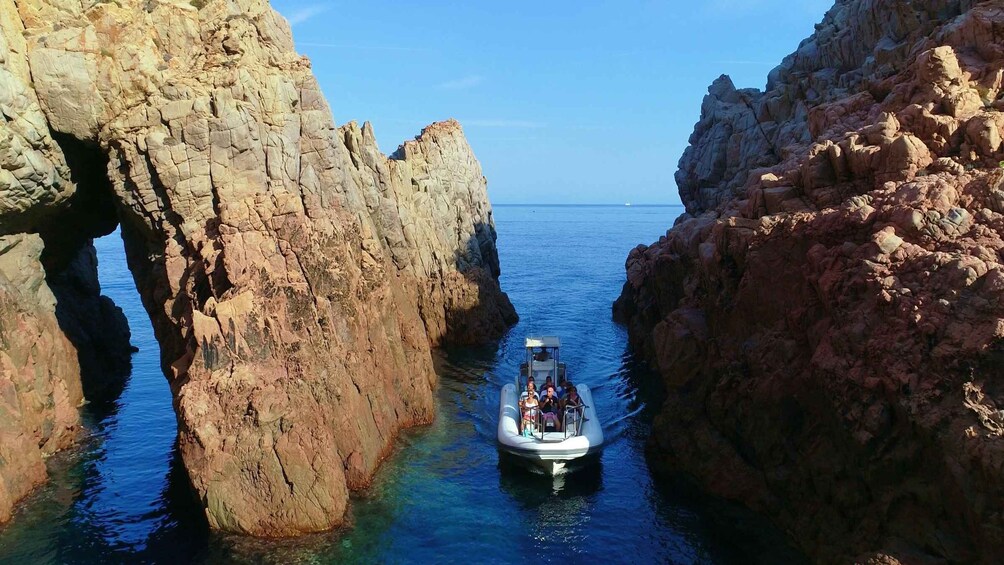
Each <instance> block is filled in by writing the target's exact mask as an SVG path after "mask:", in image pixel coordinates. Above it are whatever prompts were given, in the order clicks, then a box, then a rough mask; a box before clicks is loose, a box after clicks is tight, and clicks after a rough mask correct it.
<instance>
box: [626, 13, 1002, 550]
mask: <svg viewBox="0 0 1004 565" xmlns="http://www.w3.org/2000/svg"><path fill="white" fill-rule="evenodd" d="M892 4H894V5H892ZM956 8H957V10H956V11H953V10H952V9H951V7H946V6H941V4H940V3H938V2H921V3H911V5H910V6H906V5H905V4H903V3H888V2H881V1H876V2H868V1H858V2H841V3H838V5H837V6H836V7H834V8H833V9H832V10H831V11H830V13H829V14H828V15H827V17H826V19H825V20H824V22H823V24H821V26H819V28H818V30H819V31H817V33H816V35H815V36H814V37H813V38H810V39H809V40H808V41H806V42H803V45H802V47H800V50H799V52H798V53H797V54H795V55H794V56H792V57H789V58H788V59H786V60H785V63H784V64H782V66H781V67H779V69H777V70H775V71H774V72H773V73H772V75H771V83H770V84H769V85H768V90H767V91H766V92H765V93H762V94H761V93H757V92H755V91H752V92H751V91H735V90H734V89H731V83H730V82H728V81H727V79H720V80H719V81H718V82H716V84H715V85H714V86H713V87H712V89H711V93H710V95H709V97H708V98H707V99H706V100H705V111H704V112H703V115H702V121H701V123H700V124H698V128H697V131H695V135H694V136H693V137H692V138H691V142H692V146H691V148H690V149H688V151H687V153H686V154H685V155H684V157H683V159H682V160H681V169H680V173H678V181H680V180H681V179H682V181H683V182H680V186H681V195H682V196H683V198H684V201H685V203H686V204H687V207H688V214H686V215H685V216H684V217H682V218H681V219H680V220H679V221H678V222H677V225H676V226H675V227H674V228H673V229H672V230H670V231H669V232H668V233H667V236H666V237H665V238H663V239H661V240H660V241H659V242H657V243H655V244H653V245H651V246H648V247H646V246H641V247H639V248H638V249H636V250H634V251H632V253H631V255H630V256H629V258H628V262H627V270H628V282H627V284H626V285H625V288H624V292H623V294H622V296H621V298H620V299H619V300H618V302H617V304H616V305H615V314H616V315H617V316H619V317H620V318H621V319H623V320H624V321H625V322H626V323H627V324H628V327H629V329H630V336H631V342H632V345H633V347H634V348H635V349H636V350H637V351H639V352H641V353H642V354H643V355H644V356H646V357H647V358H648V359H649V360H650V361H651V362H652V363H653V365H655V366H656V367H657V368H658V369H659V371H660V372H661V374H662V375H663V376H664V378H665V381H666V383H667V385H668V390H669V395H668V399H667V402H666V406H665V407H664V409H663V411H662V414H661V415H660V416H659V418H658V419H657V421H656V425H655V429H654V432H653V438H652V443H651V449H650V454H651V459H652V461H653V462H654V463H655V464H656V466H658V467H660V468H662V469H665V470H667V471H682V472H684V473H687V474H689V475H691V476H692V477H693V478H694V479H695V480H696V481H697V482H699V483H700V484H701V485H703V486H704V487H705V488H707V489H709V490H711V491H712V492H715V493H717V494H720V495H722V496H725V497H728V498H731V499H734V500H737V501H740V502H742V503H744V504H746V505H748V506H750V507H752V508H754V509H756V510H759V511H761V512H763V513H765V514H767V515H768V516H770V517H771V518H772V519H773V520H774V521H776V522H777V523H778V524H779V525H780V526H781V527H783V528H785V529H787V530H788V531H790V532H791V533H792V535H793V536H794V538H795V539H796V540H797V541H798V542H799V543H801V544H802V546H803V548H804V549H805V550H806V552H807V553H808V554H809V555H811V556H812V557H813V558H815V559H817V560H819V561H822V562H848V561H851V560H855V559H857V560H860V561H868V560H872V561H874V562H893V561H896V560H899V561H901V562H903V563H925V562H931V563H934V562H944V561H948V562H983V563H992V562H997V560H998V559H999V557H1000V556H1001V555H1004V536H1002V534H1001V531H1004V530H1002V527H1004V521H1002V517H1001V514H1000V512H999V508H998V506H999V505H998V504H997V503H996V502H992V501H999V500H1000V499H1001V495H1002V494H1004V492H1002V489H1004V475H1002V472H1001V462H1002V461H1004V440H1002V438H1001V434H1002V432H1004V420H1002V419H1001V415H1002V414H1004V412H1000V411H999V409H998V407H999V406H1001V405H1002V403H1004V389H1001V384H1000V378H999V376H1000V374H1001V371H1002V368H1004V365H1002V356H1001V351H1002V349H1004V348H1002V341H1001V338H1002V336H1004V323H1002V320H1004V302H1002V300H1001V296H1002V295H1001V289H1002V288H1004V286H1002V285H1004V283H1002V281H1004V274H1002V273H1004V269H1002V266H1001V255H1000V253H1001V250H1002V249H1004V240H1002V235H1004V231H1002V230H1004V215H1002V212H1004V208H1002V206H1001V202H1004V200H1002V198H1001V195H1004V190H1002V189H1004V171H1002V170H1001V167H999V165H998V163H999V162H1000V161H1001V159H1002V158H1004V153H1002V152H1001V141H1000V135H999V131H1000V128H1001V126H1002V125H1004V122H1002V121H1001V120H1004V114H1002V113H1001V112H1000V111H999V106H1000V103H999V102H998V99H999V97H1000V93H1001V76H1002V70H1001V69H1002V67H1004V44H1002V43H1001V42H1000V40H999V39H998V38H999V37H1002V36H1001V35H1000V33H999V32H1000V28H1002V27H1004V10H1002V9H1001V8H1000V7H998V6H997V4H996V3H993V2H974V3H968V4H967V3H963V5H961V6H956ZM884 11H885V12H884ZM882 13H888V14H889V15H890V16H889V19H888V20H885V21H884V22H882V21H879V22H876V21H875V20H874V18H875V16H874V15H872V16H869V14H882ZM911 13H912V16H911ZM897 22H899V23H897ZM902 22H914V23H913V24H911V26H907V27H897V26H900V25H901V23H902ZM890 37H898V38H900V40H899V41H898V42H894V40H890V39H888V38H890ZM824 40H825V43H824ZM743 100H745V102H744V101H743ZM777 115H782V116H787V118H786V119H785V120H783V121H778V120H775V119H774V117H776V116H777ZM754 118H755V119H754ZM744 120H745V121H746V122H747V127H745V128H742V129H739V128H736V127H734V126H735V124H738V123H742V122H744ZM715 131H718V132H719V133H714V132H715ZM724 131H728V132H729V133H728V134H727V135H724V134H722V133H721V132H724ZM765 132H766V133H765ZM723 135H724V138H723ZM766 147H770V148H772V149H771V151H772V152H773V153H771V151H769V152H768V153H770V154H769V155H768V156H766V157H764V149H765V148H766ZM726 148H728V151H727V152H726V154H725V155H724V156H723V155H722V153H721V152H722V151H725V150H726ZM702 163H705V164H708V163H710V164H712V165H714V166H713V167H711V168H707V167H704V165H702ZM702 167H704V168H702ZM709 170H711V171H718V172H716V173H714V174H713V175H708V174H703V173H701V171H709ZM702 174H703V176H702Z"/></svg>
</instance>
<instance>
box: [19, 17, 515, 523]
mask: <svg viewBox="0 0 1004 565" xmlns="http://www.w3.org/2000/svg"><path fill="white" fill-rule="evenodd" d="M0 31H2V33H0V39H2V40H3V41H2V42H0V56H2V59H3V67H2V68H0V85H2V86H3V87H4V88H3V92H2V96H0V107H2V110H3V116H4V121H3V123H0V131H2V132H3V134H4V137H3V138H2V139H0V147H2V148H3V151H2V152H0V157H2V159H3V160H4V162H3V173H4V181H3V184H0V242H2V243H0V274H2V277H0V304H2V306H0V308H2V310H0V338H2V339H3V340H4V343H5V344H7V343H12V344H13V345H11V346H10V347H5V348H4V350H3V352H0V367H3V368H4V371H3V373H2V374H0V390H3V391H4V392H3V395H2V400H0V425H2V428H0V455H2V457H0V479H2V480H0V522H3V521H4V520H5V519H8V518H9V511H10V508H11V505H12V504H14V503H15V502H16V501H17V500H18V499H20V498H22V497H23V496H24V495H25V494H26V493H27V492H28V491H30V489H31V488H32V487H34V486H35V485H37V484H39V483H40V482H41V481H42V480H44V476H45V471H44V463H43V462H42V457H43V456H44V455H46V454H48V453H51V452H53V451H55V450H57V449H60V448H62V447H65V446H66V445H68V444H69V443H70V442H71V441H72V438H73V435H74V430H75V428H76V427H77V426H78V425H79V424H78V420H79V417H78V414H77V407H78V405H79V403H80V401H81V400H82V390H84V391H86V390H88V389H89V387H88V386H87V382H86V378H85V382H84V384H83V385H82V384H81V367H85V366H86V365H87V361H86V359H85V357H86V356H81V351H84V350H85V349H86V347H90V346H91V345H95V346H98V347H104V348H105V349H104V351H105V353H104V354H102V355H101V356H100V357H101V358H102V359H104V358H107V355H106V354H107V352H108V351H111V350H114V351H116V352H118V353H116V354H115V355H118V354H119V353H121V352H124V354H125V357H126V358H127V357H128V331H127V330H126V331H125V333H123V332H122V330H121V328H120V327H118V323H117V321H115V320H116V318H117V316H116V315H115V309H114V307H113V306H109V305H108V304H105V303H102V302H101V300H100V295H99V292H98V293H96V292H93V291H94V290H95V289H96V288H97V287H96V286H95V285H96V265H95V264H94V262H93V261H88V260H87V257H89V256H91V255H88V253H93V247H92V246H91V245H90V239H91V238H93V237H98V236H101V235H105V234H107V233H110V232H111V231H112V230H114V228H115V227H116V225H117V224H120V225H121V231H122V236H123V240H124V242H125V247H126V254H127V258H128V262H129V267H130V270H131V271H132V272H133V275H134V278H135V281H136V286H137V289H138V290H139V292H140V296H141V298H142V300H143V303H144V306H145V307H146V310H147V311H148V313H149V314H150V317H151V320H152V322H153V326H154V331H155V334H156V337H157V339H158V341H159V342H160V345H161V362H162V366H163V369H164V372H165V374H166V375H167V378H168V380H169V382H170V384H171V390H172V394H173V396H174V406H175V410H176V413H177V415H178V425H179V446H180V451H181V454H182V458H183V462H184V466H185V469H186V470H187V472H188V475H189V478H190V480H191V482H192V486H193V487H194V489H195V492H196V494H197V495H198V497H199V500H200V502H201V504H202V505H203V507H204V509H205V514H206V518H207V520H208V522H209V524H210V526H212V527H213V528H216V529H220V530H224V531H232V532H239V533H246V534H253V535H261V536H270V537H276V536H289V535H297V534H300V533H305V532H313V531H321V530H326V529H330V528H332V527H334V526H337V525H339V524H341V523H342V521H343V519H344V515H345V512H346V505H347V502H348V491H349V490H350V489H356V488H361V487H363V486H365V485H366V484H367V483H368V481H369V480H370V478H371V477H372V475H373V473H374V471H375V469H376V467H377V465H378V464H379V463H380V461H381V459H382V457H383V455H384V454H385V453H386V452H387V451H388V449H390V447H391V444H392V442H393V441H394V438H395V436H396V434H397V433H398V430H400V429H401V428H403V427H406V426H411V425H416V424H421V423H426V422H429V421H431V419H432V418H433V417H434V414H433V402H432V390H433V387H434V386H435V381H436V377H435V373H434V371H433V367H432V357H431V354H430V348H431V347H436V346H439V345H444V344H448V343H480V342H485V341H489V340H492V339H496V338H498V337H499V336H501V335H502V333H503V332H504V331H505V330H506V329H507V328H508V327H509V326H510V325H511V324H512V323H514V322H515V320H516V313H515V311H514V309H513V307H512V305H511V303H510V302H509V300H508V297H507V296H506V295H505V293H504V292H502V290H501V289H500V288H499V285H498V276H499V263H498V254H497V252H496V250H495V230H494V222H493V220H492V212H491V206H490V204H489V202H488V198H487V192H486V183H485V179H484V176H483V174H482V172H481V168H480V165H479V164H478V162H477V159H476V158H475V157H474V155H473V153H472V151H471V149H470V147H469V146H468V144H467V142H466V140H465V138H464V135H463V132H462V130H461V128H460V126H459V124H458V123H456V122H454V121H447V122H441V123H438V124H434V125H432V126H430V127H428V128H426V129H425V130H424V131H423V132H422V134H421V135H419V136H418V137H417V138H416V139H415V140H414V141H409V142H407V143H405V144H404V145H403V146H402V147H401V148H400V149H399V150H398V152H397V153H395V154H394V155H392V156H391V157H389V158H388V157H385V156H383V155H382V154H381V153H380V152H379V150H378V149H377V145H376V142H375V138H374V135H373V132H372V128H370V127H369V125H368V124H367V125H364V126H362V127H360V126H358V125H356V124H354V123H352V124H349V125H347V126H343V127H341V128H338V127H336V126H335V124H334V121H333V118H332V115H331V111H330V109H329V108H328V106H327V103H326V101H325V100H324V97H323V96H322V95H321V93H320V90H319V88H318V86H317V82H316V79H315V78H314V76H313V74H312V73H311V70H310V64H309V61H307V60H306V59H305V58H303V57H301V56H299V55H297V54H296V52H295V50H294V48H293V42H292V37H291V33H290V30H289V26H288V24H287V23H286V21H285V20H284V19H283V18H282V17H281V16H279V15H278V14H277V13H276V12H274V11H273V10H272V9H271V8H270V7H269V5H268V3H267V2H265V1H262V0H213V1H210V2H206V3H202V2H200V3H195V2H192V3H189V2H181V1H172V0H161V1H154V2H140V1H138V0H136V1H133V0H123V1H121V2H112V3H97V4H93V5H84V6H81V5H75V6H67V5H64V4H63V3H59V2H48V1H37V2H14V1H13V0H6V1H2V2H0ZM8 282H9V284H8ZM92 283H93V284H92ZM53 285H55V286H53ZM50 286H52V289H51V290H50V288H49V287H50ZM25 288H27V289H30V290H31V292H28V293H25V292H24V289H25ZM64 291H65V292H64ZM54 293H55V294H54ZM61 295H62V296H65V297H66V300H65V302H73V303H74V304H75V305H76V306H79V308H76V309H75V310H76V312H77V313H83V314H75V313H74V312H73V311H66V312H64V313H63V314H61V312H63V310H61V309H59V308H57V303H56V302H57V298H58V297H59V296H61ZM103 313H104V314H103ZM95 315H97V316H103V317H105V318H107V319H108V320H109V321H107V322H103V323H97V324H89V323H79V322H80V321H82V320H85V319H86V320H89V321H93V320H94V316H95ZM119 315H120V313H119ZM61 323H62V324H63V325H60V324H61ZM109 325H111V327H110V326H109ZM116 328H118V329H116ZM96 332H97V333H102V334H108V333H110V334H113V335H117V336H123V335H124V336H125V340H124V343H123V342H122V340H121V339H119V340H118V341H116V342H115V343H116V344H117V345H108V346H105V345H100V344H102V343H104V342H103V341H101V340H100V339H98V337H100V336H97V335H95V333H96ZM25 336H32V338H33V340H34V341H32V340H29V341H27V342H24V343H22V342H21V341H19V340H22V339H23V338H24V337H25ZM41 346H44V348H43V347H41ZM113 357H114V356H113ZM100 372H102V373H103V374H106V373H107V371H106V370H104V369H102V370H101V371H100ZM85 377H86V375H85ZM95 384H96V385H98V388H100V385H101V384H102V383H100V382H99V383H95ZM88 394H90V393H88ZM8 428H9V429H8Z"/></svg>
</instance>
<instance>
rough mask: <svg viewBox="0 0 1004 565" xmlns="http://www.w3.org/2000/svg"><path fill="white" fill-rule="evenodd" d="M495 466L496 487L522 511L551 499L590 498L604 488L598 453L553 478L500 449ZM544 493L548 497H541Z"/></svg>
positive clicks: (601, 466)
mask: <svg viewBox="0 0 1004 565" xmlns="http://www.w3.org/2000/svg"><path fill="white" fill-rule="evenodd" d="M584 459H585V458H584ZM498 467H499V487H500V488H501V489H502V491H503V492H505V493H507V494H509V495H510V496H512V498H513V500H515V501H516V502H519V503H520V505H521V506H522V507H523V508H536V507H538V506H540V505H541V503H543V502H546V501H548V500H554V499H558V500H562V499H574V498H583V497H590V496H593V495H595V494H596V493H598V492H599V491H600V490H602V489H603V464H602V463H601V462H600V454H596V455H590V456H589V457H588V460H584V461H583V462H582V465H581V467H580V468H575V469H572V470H570V471H569V472H567V473H562V474H560V475H554V476H552V475H548V474H546V473H544V472H542V471H540V470H539V469H536V468H535V467H533V466H528V465H526V464H525V463H524V462H523V460H522V459H521V458H520V457H516V456H513V455H511V454H509V453H506V452H504V451H501V450H500V451H499V465H498ZM543 494H550V495H551V496H550V497H543V496H542V495H543Z"/></svg>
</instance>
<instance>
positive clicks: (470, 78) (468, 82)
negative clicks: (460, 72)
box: [437, 75, 485, 90]
mask: <svg viewBox="0 0 1004 565" xmlns="http://www.w3.org/2000/svg"><path fill="white" fill-rule="evenodd" d="M484 81H485V78H484V77H483V76H481V75H467V76H465V77H463V78H458V79H453V80H448V81H446V82H444V83H440V84H439V85H438V86H437V88H441V89H443V90H466V89H468V88H474V87H475V86H477V85H479V84H481V83H482V82H484Z"/></svg>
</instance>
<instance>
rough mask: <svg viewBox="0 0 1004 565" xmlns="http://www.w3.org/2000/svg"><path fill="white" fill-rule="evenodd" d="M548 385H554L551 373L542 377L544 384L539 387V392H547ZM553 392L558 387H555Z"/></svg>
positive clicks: (556, 390)
mask: <svg viewBox="0 0 1004 565" xmlns="http://www.w3.org/2000/svg"><path fill="white" fill-rule="evenodd" d="M549 386H554V382H553V381H552V380H551V375H548V376H547V378H546V379H544V386H542V387H540V392H541V393H542V394H545V393H546V392H547V387H549ZM554 392H555V393H557V392H558V389H557V388H555V389H554Z"/></svg>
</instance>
